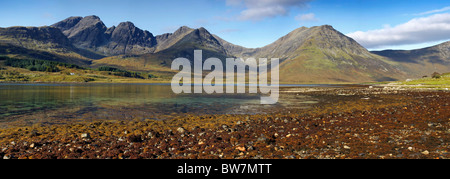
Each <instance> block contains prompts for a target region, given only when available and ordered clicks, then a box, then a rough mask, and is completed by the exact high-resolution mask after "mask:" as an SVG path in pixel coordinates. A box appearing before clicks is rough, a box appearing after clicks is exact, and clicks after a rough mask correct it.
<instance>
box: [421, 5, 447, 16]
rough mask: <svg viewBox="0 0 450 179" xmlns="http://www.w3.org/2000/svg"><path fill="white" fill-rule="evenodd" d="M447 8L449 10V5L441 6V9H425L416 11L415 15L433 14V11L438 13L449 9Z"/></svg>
mask: <svg viewBox="0 0 450 179" xmlns="http://www.w3.org/2000/svg"><path fill="white" fill-rule="evenodd" d="M449 10H450V6H448V7H444V8H442V9H435V10H431V11H427V12H422V13H418V14H415V15H418V16H423V15H428V14H434V13H439V12H445V11H449Z"/></svg>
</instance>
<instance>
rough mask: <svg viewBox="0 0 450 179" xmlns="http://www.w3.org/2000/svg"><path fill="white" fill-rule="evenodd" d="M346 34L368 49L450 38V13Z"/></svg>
mask: <svg viewBox="0 0 450 179" xmlns="http://www.w3.org/2000/svg"><path fill="white" fill-rule="evenodd" d="M347 36H349V37H351V38H353V39H355V40H356V41H357V42H359V43H360V44H361V45H363V46H364V47H366V48H369V49H370V48H382V47H386V46H395V45H411V44H419V43H426V42H435V41H442V40H447V39H450V14H449V13H444V14H435V15H432V16H428V17H422V18H415V19H412V20H410V21H408V22H406V23H404V24H400V25H397V26H395V27H391V26H385V27H384V28H382V29H376V30H369V31H366V32H362V31H357V32H353V33H350V34H347Z"/></svg>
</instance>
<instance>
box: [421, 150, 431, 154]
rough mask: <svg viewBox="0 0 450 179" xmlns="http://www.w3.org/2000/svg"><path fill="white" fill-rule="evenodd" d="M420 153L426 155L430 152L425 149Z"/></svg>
mask: <svg viewBox="0 0 450 179" xmlns="http://www.w3.org/2000/svg"><path fill="white" fill-rule="evenodd" d="M422 154H424V155H428V154H430V152H428V150H425V151H423V152H422Z"/></svg>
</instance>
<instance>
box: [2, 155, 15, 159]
mask: <svg viewBox="0 0 450 179" xmlns="http://www.w3.org/2000/svg"><path fill="white" fill-rule="evenodd" d="M13 157H14V156H13V155H10V154H7V155H5V156H3V159H4V160H8V159H11V158H13Z"/></svg>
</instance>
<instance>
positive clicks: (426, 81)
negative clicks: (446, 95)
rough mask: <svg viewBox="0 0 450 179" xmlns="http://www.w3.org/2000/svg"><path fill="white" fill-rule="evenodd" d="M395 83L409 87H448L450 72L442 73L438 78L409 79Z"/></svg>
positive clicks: (449, 85)
mask: <svg viewBox="0 0 450 179" xmlns="http://www.w3.org/2000/svg"><path fill="white" fill-rule="evenodd" d="M396 84H398V85H401V86H403V87H409V88H435V89H446V88H450V73H444V74H442V75H441V77H440V78H430V77H427V78H421V79H415V80H411V81H403V82H397V83H396Z"/></svg>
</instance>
